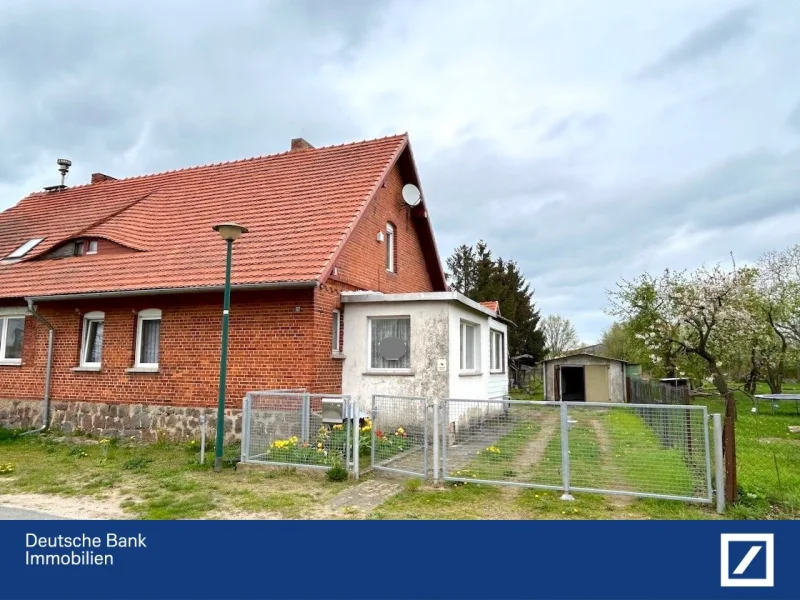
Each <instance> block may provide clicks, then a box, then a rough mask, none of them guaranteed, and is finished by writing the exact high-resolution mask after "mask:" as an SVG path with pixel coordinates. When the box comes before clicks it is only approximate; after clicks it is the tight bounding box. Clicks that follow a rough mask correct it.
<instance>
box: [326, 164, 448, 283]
mask: <svg viewBox="0 0 800 600" xmlns="http://www.w3.org/2000/svg"><path fill="white" fill-rule="evenodd" d="M402 188H403V180H402V178H401V177H400V171H399V169H398V168H397V166H395V167H393V168H392V170H391V171H390V172H389V175H388V176H387V178H386V187H383V188H381V189H379V190H378V193H377V194H376V196H375V198H373V200H372V203H371V204H370V206H368V207H367V209H366V212H365V213H364V215H363V216H362V217H361V220H360V221H359V223H358V225H356V228H355V230H354V231H353V233H352V235H351V236H350V239H348V240H347V242H346V243H345V246H344V248H342V252H341V253H340V254H339V257H338V259H337V261H336V265H335V266H336V268H337V270H338V274H336V275H334V274H331V277H330V278H331V279H335V280H337V281H339V282H341V283H345V284H348V285H350V286H353V287H354V288H357V289H362V290H373V291H376V292H384V293H387V294H392V293H402V292H430V291H433V285H432V283H431V278H430V275H429V274H428V269H427V267H426V266H425V258H424V256H423V254H422V248H421V247H420V244H419V238H418V237H417V233H416V231H415V230H414V224H413V223H412V221H411V215H410V214H409V208H408V206H407V205H406V204H405V202H403V197H402V194H401V191H402ZM387 222H391V223H392V224H393V225H394V229H395V272H394V273H389V272H388V271H387V270H386V241H385V235H386V223H387ZM379 231H382V232H383V233H384V241H383V242H378V241H377V236H378V232H379Z"/></svg>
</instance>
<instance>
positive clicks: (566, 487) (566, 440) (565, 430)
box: [561, 401, 575, 500]
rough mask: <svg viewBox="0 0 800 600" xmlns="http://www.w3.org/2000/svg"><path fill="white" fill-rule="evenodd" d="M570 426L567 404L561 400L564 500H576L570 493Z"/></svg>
mask: <svg viewBox="0 0 800 600" xmlns="http://www.w3.org/2000/svg"><path fill="white" fill-rule="evenodd" d="M568 431H569V427H568V415H567V405H566V403H564V402H563V401H562V402H561V475H562V478H563V486H564V493H563V494H562V495H561V499H562V500H575V498H573V497H572V494H570V493H569V433H568Z"/></svg>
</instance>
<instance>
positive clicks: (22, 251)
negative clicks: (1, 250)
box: [6, 238, 44, 258]
mask: <svg viewBox="0 0 800 600" xmlns="http://www.w3.org/2000/svg"><path fill="white" fill-rule="evenodd" d="M43 239H44V238H34V239H32V240H28V241H27V242H25V243H24V244H22V246H20V247H19V248H17V249H16V250H14V251H13V252H12V253H11V254H9V255H8V256H6V258H22V257H23V256H25V255H26V254H27V253H28V252H30V251H31V250H33V249H34V248H35V247H36V246H37V245H38V244H39V242H41V241H42V240H43Z"/></svg>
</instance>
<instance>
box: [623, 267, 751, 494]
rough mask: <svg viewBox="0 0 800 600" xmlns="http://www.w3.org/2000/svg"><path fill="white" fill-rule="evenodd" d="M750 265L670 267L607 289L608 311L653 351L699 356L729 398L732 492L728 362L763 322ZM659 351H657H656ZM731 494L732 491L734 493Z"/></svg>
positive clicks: (729, 424) (729, 459)
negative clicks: (635, 332) (745, 266)
mask: <svg viewBox="0 0 800 600" xmlns="http://www.w3.org/2000/svg"><path fill="white" fill-rule="evenodd" d="M756 274H757V271H756V270H755V269H751V268H744V269H741V268H740V269H737V268H736V266H735V265H734V266H733V268H732V269H730V270H727V269H723V268H722V266H721V265H719V264H718V265H716V266H714V267H711V268H709V267H702V268H700V269H697V270H696V271H691V272H689V271H670V270H666V271H664V273H663V274H662V275H660V276H657V277H656V276H652V275H649V274H647V273H645V274H644V275H641V276H640V277H638V278H636V279H634V280H632V281H623V282H622V283H620V284H618V286H617V288H616V289H615V290H613V291H610V292H609V299H610V301H611V308H610V310H609V312H610V313H611V314H612V315H614V316H616V317H618V318H620V319H622V320H624V321H628V322H630V323H631V324H632V325H633V327H634V328H636V330H637V331H638V332H639V333H640V335H641V336H642V337H643V339H644V342H645V344H646V345H647V346H648V347H649V348H651V349H652V351H653V352H654V353H661V354H662V355H663V354H664V353H672V354H673V355H674V354H676V353H679V354H684V355H686V356H687V357H697V358H699V359H700V360H701V363H702V364H704V365H705V367H706V369H707V373H708V376H709V378H710V380H711V382H712V383H713V384H714V387H716V389H717V390H718V391H719V393H720V395H721V396H722V397H723V399H724V401H725V432H724V437H725V450H726V452H725V453H726V457H725V462H726V467H727V471H728V483H727V486H726V487H727V488H728V493H729V494H734V493H735V491H736V481H735V473H736V456H735V455H736V451H735V447H734V435H733V427H734V419H735V418H736V402H735V399H734V396H733V392H732V391H731V389H730V387H729V385H728V380H727V378H726V372H725V369H724V364H725V361H726V360H730V359H732V358H733V357H734V356H736V355H738V354H741V352H742V348H743V347H749V345H751V344H752V340H753V339H754V336H757V334H758V332H759V331H760V323H759V319H758V317H757V315H756V314H754V312H753V310H752V308H753V306H754V304H755V302H756V292H755V285H754V283H755V278H756ZM654 355H655V354H654ZM731 497H732V496H731Z"/></svg>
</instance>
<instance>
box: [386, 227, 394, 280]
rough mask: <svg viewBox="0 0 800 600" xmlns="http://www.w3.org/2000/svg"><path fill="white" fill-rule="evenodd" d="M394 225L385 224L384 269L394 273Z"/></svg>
mask: <svg viewBox="0 0 800 600" xmlns="http://www.w3.org/2000/svg"><path fill="white" fill-rule="evenodd" d="M394 242H395V239H394V225H392V224H391V223H387V224H386V270H387V271H388V272H389V273H394V272H395V270H394V267H395V265H394Z"/></svg>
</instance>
